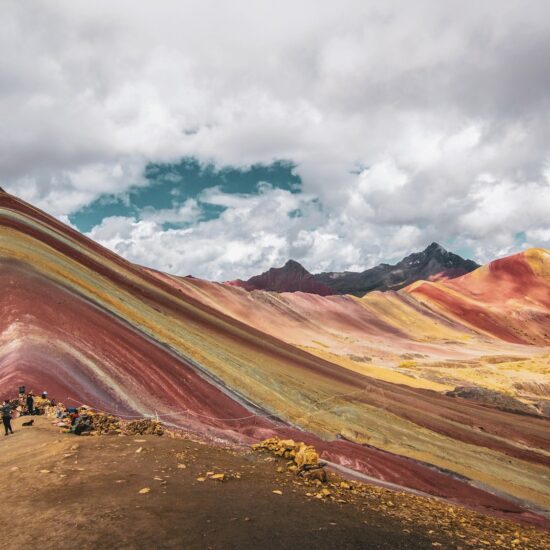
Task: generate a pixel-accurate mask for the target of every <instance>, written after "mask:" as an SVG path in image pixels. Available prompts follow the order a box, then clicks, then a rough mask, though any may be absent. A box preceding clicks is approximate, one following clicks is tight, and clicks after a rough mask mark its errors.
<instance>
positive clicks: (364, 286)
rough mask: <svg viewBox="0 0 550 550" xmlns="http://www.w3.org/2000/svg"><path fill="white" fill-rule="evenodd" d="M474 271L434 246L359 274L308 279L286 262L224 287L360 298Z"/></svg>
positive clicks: (296, 266)
mask: <svg viewBox="0 0 550 550" xmlns="http://www.w3.org/2000/svg"><path fill="white" fill-rule="evenodd" d="M477 267H479V266H478V265H477V264H476V263H475V262H472V261H471V260H464V259H463V258H461V257H460V256H458V255H457V254H453V253H452V252H449V251H447V250H445V248H443V247H442V246H441V245H440V244H438V243H435V242H434V243H432V244H430V245H429V246H428V247H426V248H425V249H424V250H423V251H422V252H414V253H413V254H410V255H409V256H407V257H406V258H404V259H403V260H401V261H400V262H399V263H397V264H395V265H390V264H380V265H377V266H375V267H372V268H370V269H367V270H365V271H362V272H354V271H337V272H328V273H319V274H318V275H312V274H311V273H310V272H309V271H308V270H307V269H305V267H303V266H302V265H301V264H300V263H298V262H297V261H295V260H288V262H287V263H286V264H285V265H284V266H283V267H273V268H271V269H269V270H268V271H266V272H264V273H262V274H261V275H256V276H255V277H251V278H250V279H248V281H232V282H230V283H228V284H231V285H234V286H240V287H241V288H244V289H246V290H272V291H276V292H296V291H301V292H310V293H312V294H321V295H328V294H354V295H356V296H363V295H364V294H366V293H367V292H371V291H373V290H399V289H400V288H403V287H405V286H407V285H410V284H411V283H414V282H415V281H418V280H420V279H427V280H434V279H445V278H446V279H451V278H453V277H458V276H460V275H464V274H465V273H468V272H470V271H473V270H474V269H476V268H477Z"/></svg>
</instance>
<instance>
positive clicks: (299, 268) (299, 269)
mask: <svg viewBox="0 0 550 550" xmlns="http://www.w3.org/2000/svg"><path fill="white" fill-rule="evenodd" d="M271 269H277V268H271ZM279 269H284V270H285V271H293V272H296V273H309V271H308V270H307V269H306V268H305V267H304V266H303V265H302V264H301V263H299V262H297V261H296V260H288V262H287V263H286V264H285V265H284V266H283V267H281V268H279Z"/></svg>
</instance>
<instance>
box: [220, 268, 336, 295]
mask: <svg viewBox="0 0 550 550" xmlns="http://www.w3.org/2000/svg"><path fill="white" fill-rule="evenodd" d="M227 284H230V285H232V286H239V287H241V288H244V289H245V290H271V291H275V292H308V293H310V294H319V295H321V296H328V295H329V294H333V292H332V290H331V289H330V287H328V286H327V285H325V284H323V283H318V282H317V281H316V280H315V279H314V276H313V275H312V274H311V273H310V272H309V271H308V270H307V269H306V268H305V267H304V266H303V265H302V264H300V263H299V262H297V261H295V260H288V261H287V262H286V264H285V265H284V266H283V267H272V268H271V269H268V270H267V271H265V272H264V273H262V274H261V275H256V276H254V277H251V278H250V279H248V280H247V281H242V280H240V279H237V280H236V281H230V282H229V283H227Z"/></svg>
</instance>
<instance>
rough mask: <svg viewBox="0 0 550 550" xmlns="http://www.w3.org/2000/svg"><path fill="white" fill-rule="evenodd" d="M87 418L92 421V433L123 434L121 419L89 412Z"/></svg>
mask: <svg viewBox="0 0 550 550" xmlns="http://www.w3.org/2000/svg"><path fill="white" fill-rule="evenodd" d="M86 416H87V417H88V419H89V421H90V426H91V428H92V431H93V432H95V433H97V434H98V435H104V434H119V433H122V429H121V426H120V419H119V418H117V417H116V416H112V415H110V414H106V413H102V412H95V411H87V412H86Z"/></svg>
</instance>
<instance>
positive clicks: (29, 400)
mask: <svg viewBox="0 0 550 550" xmlns="http://www.w3.org/2000/svg"><path fill="white" fill-rule="evenodd" d="M27 409H28V410H29V414H34V397H33V395H32V390H31V391H30V392H29V393H28V395H27Z"/></svg>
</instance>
